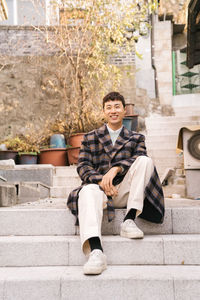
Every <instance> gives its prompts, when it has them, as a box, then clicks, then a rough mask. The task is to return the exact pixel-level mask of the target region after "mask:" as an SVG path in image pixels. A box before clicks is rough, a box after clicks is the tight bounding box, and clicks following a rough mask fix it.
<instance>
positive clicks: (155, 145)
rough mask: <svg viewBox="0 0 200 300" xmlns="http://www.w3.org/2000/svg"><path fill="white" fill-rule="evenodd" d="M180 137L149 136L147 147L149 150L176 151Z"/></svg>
mask: <svg viewBox="0 0 200 300" xmlns="http://www.w3.org/2000/svg"><path fill="white" fill-rule="evenodd" d="M177 140H178V135H165V136H158V135H148V136H147V137H146V147H147V149H149V150H151V149H152V150H153V149H155V150H156V149H167V150H168V149H169V150H174V149H176V145H177Z"/></svg>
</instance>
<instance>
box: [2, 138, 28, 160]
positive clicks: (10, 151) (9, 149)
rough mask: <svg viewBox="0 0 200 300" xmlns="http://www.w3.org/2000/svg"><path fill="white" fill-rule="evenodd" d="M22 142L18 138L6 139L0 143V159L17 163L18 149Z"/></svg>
mask: <svg viewBox="0 0 200 300" xmlns="http://www.w3.org/2000/svg"><path fill="white" fill-rule="evenodd" d="M22 143H23V141H22V140H21V139H20V138H19V137H18V136H15V137H8V138H7V139H5V140H3V141H1V142H0V144H1V145H2V146H3V147H2V148H4V150H0V159H1V160H2V159H3V160H4V159H13V160H14V161H15V163H16V162H17V157H18V149H19V147H20V146H21V145H22Z"/></svg>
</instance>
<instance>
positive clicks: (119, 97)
mask: <svg viewBox="0 0 200 300" xmlns="http://www.w3.org/2000/svg"><path fill="white" fill-rule="evenodd" d="M110 100H111V101H114V100H119V101H121V103H122V104H123V107H125V100H124V97H123V96H122V95H121V94H120V93H118V92H111V93H109V94H107V95H106V96H105V97H104V98H103V108H104V106H105V103H106V102H108V101H110Z"/></svg>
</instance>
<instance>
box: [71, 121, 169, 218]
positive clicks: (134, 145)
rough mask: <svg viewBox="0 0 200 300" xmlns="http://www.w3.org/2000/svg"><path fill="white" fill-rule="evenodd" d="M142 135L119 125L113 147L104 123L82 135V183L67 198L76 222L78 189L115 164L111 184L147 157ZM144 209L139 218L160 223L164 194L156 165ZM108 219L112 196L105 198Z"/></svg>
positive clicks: (79, 161)
mask: <svg viewBox="0 0 200 300" xmlns="http://www.w3.org/2000/svg"><path fill="white" fill-rule="evenodd" d="M144 139H145V138H144V136H143V135H142V134H139V133H136V132H134V131H129V130H128V129H126V128H125V127H123V128H122V130H121V132H120V135H119V137H118V138H117V140H116V142H115V145H114V146H113V144H112V141H111V138H110V135H109V132H108V129H107V126H106V125H103V126H102V127H100V128H99V129H96V130H93V131H91V132H89V133H87V134H85V136H84V139H83V142H82V146H81V150H80V154H79V160H78V167H77V171H78V174H79V176H80V178H81V180H82V186H80V187H78V188H76V189H75V190H73V191H72V192H71V193H70V195H69V197H68V201H67V206H68V207H69V209H70V210H71V212H72V214H74V215H75V216H76V217H77V224H78V194H79V192H80V190H81V188H82V187H83V186H84V185H86V184H90V183H96V184H97V183H98V182H99V181H101V180H102V177H103V175H104V174H106V172H108V170H109V169H110V168H112V167H114V166H120V167H122V170H123V171H122V173H118V174H117V176H116V177H115V178H114V180H113V184H114V185H117V184H119V183H120V182H121V181H122V180H123V178H124V176H125V175H126V173H127V171H128V170H129V168H130V166H131V165H132V164H133V162H134V161H135V159H136V158H137V157H138V156H141V155H144V156H147V153H146V147H145V142H144ZM144 194H145V199H144V208H143V212H142V214H141V215H140V217H142V218H144V219H146V220H149V221H151V222H155V223H162V222H163V218H164V197H163V191H162V186H161V183H160V179H159V177H158V174H157V171H156V168H154V172H153V174H152V176H151V178H150V181H149V183H148V185H147V186H146V188H145V193H144ZM107 211H108V220H109V221H111V220H112V219H113V217H114V208H113V203H112V198H111V197H108V203H107Z"/></svg>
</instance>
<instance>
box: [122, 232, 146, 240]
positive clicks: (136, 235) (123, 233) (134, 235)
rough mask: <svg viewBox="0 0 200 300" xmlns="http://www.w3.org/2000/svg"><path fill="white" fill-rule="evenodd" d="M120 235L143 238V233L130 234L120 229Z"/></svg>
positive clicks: (129, 237)
mask: <svg viewBox="0 0 200 300" xmlns="http://www.w3.org/2000/svg"><path fill="white" fill-rule="evenodd" d="M120 236H121V237H124V238H128V239H143V238H144V233H143V232H142V233H138V234H132V233H128V232H124V231H121V232H120Z"/></svg>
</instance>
